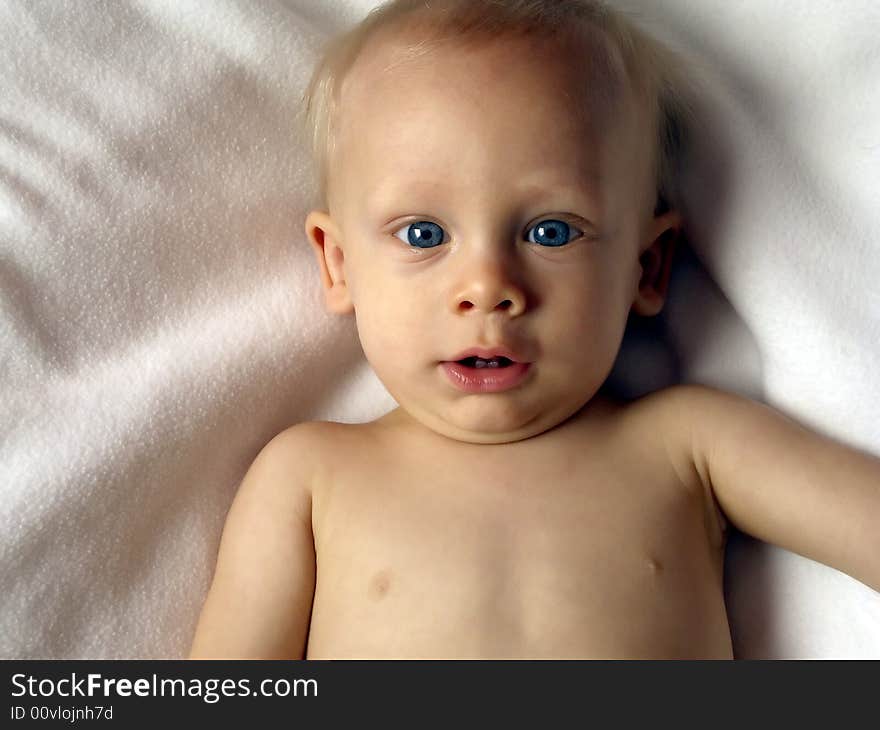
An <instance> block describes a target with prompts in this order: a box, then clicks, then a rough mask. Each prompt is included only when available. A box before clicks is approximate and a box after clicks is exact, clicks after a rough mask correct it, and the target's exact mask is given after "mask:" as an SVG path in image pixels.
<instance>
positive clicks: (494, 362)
mask: <svg viewBox="0 0 880 730" xmlns="http://www.w3.org/2000/svg"><path fill="white" fill-rule="evenodd" d="M489 367H490V368H500V367H501V363H500V362H498V361H497V360H489Z"/></svg>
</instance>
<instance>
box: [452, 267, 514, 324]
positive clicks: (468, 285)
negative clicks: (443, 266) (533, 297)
mask: <svg viewBox="0 0 880 730" xmlns="http://www.w3.org/2000/svg"><path fill="white" fill-rule="evenodd" d="M451 305H452V306H451V308H452V310H453V313H455V314H468V313H476V312H482V313H484V314H491V313H493V312H503V313H506V314H507V316H508V317H518V316H519V315H521V314H522V313H523V312H525V310H526V293H525V290H524V288H523V287H522V286H521V285H520V284H518V283H517V282H516V281H515V280H514V278H513V277H512V276H510V274H509V272H508V271H506V269H505V267H504V266H503V265H502V264H501V263H500V262H490V261H484V262H480V263H479V264H477V263H476V262H474V265H471V266H468V268H467V272H466V274H465V275H464V277H463V279H462V281H461V283H460V286H459V287H458V288H457V289H455V290H454V294H453V297H452V300H451Z"/></svg>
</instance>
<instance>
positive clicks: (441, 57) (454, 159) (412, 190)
mask: <svg viewBox="0 0 880 730" xmlns="http://www.w3.org/2000/svg"><path fill="white" fill-rule="evenodd" d="M545 43H552V42H551V41H545ZM570 54H571V50H570V49H567V48H564V47H561V46H560V47H555V46H552V45H551V46H549V47H545V48H543V49H542V47H540V46H536V45H533V44H530V43H527V42H525V41H520V40H518V41H501V42H496V43H495V44H490V45H487V46H486V47H484V48H482V49H479V50H463V49H461V48H455V49H453V48H449V49H443V50H439V51H435V52H433V53H432V54H430V55H429V56H428V57H427V58H423V59H419V60H415V61H407V62H405V63H403V64H401V65H397V66H392V68H391V69H390V70H388V69H387V67H388V66H389V64H391V63H392V61H393V58H394V57H393V54H392V53H391V49H390V48H387V47H386V48H382V49H374V50H373V51H371V53H370V54H369V55H368V56H366V57H364V58H362V59H361V60H360V61H359V62H358V64H357V65H356V67H355V68H354V69H353V71H352V74H351V75H350V76H349V79H348V80H347V82H346V86H345V87H344V93H343V97H342V104H343V107H342V118H343V123H342V130H341V138H340V147H339V152H338V154H337V156H336V158H335V160H334V167H333V169H332V171H331V187H330V194H329V197H330V211H329V215H328V214H325V213H320V212H313V213H312V214H310V216H309V219H308V221H307V224H306V229H307V232H308V234H309V237H310V240H311V241H312V243H313V245H314V247H315V250H316V253H317V254H318V259H319V262H320V263H321V266H322V270H323V275H324V283H325V286H327V288H328V291H327V301H328V306H329V307H330V308H331V309H332V310H334V311H337V312H341V313H344V312H351V311H353V312H354V313H355V315H356V320H357V328H358V333H359V337H360V341H361V344H362V346H363V349H364V353H365V354H366V357H367V359H368V360H369V362H370V364H371V365H372V367H373V368H374V370H375V372H376V374H377V375H378V377H379V378H380V380H381V381H382V382H383V383H384V385H385V386H386V387H387V389H388V391H389V392H390V393H391V395H392V396H393V397H394V398H395V400H396V401H397V402H398V403H399V404H400V406H401V407H402V409H403V410H404V411H405V412H406V413H407V414H409V416H411V417H412V418H414V419H415V420H416V421H417V422H418V423H420V424H421V425H422V426H425V427H427V428H429V429H431V430H432V431H435V432H437V433H441V434H443V435H445V436H448V437H451V438H454V439H457V440H462V441H469V442H473V443H504V442H509V441H516V440H520V439H523V438H528V437H530V436H534V435H536V434H538V433H541V432H543V431H546V430H547V429H549V428H552V427H553V426H555V425H557V424H559V423H561V422H562V421H564V420H566V419H567V418H568V417H569V416H571V415H573V414H574V413H576V412H577V411H578V410H579V409H580V408H582V407H583V406H584V404H586V403H587V402H588V401H589V400H590V399H591V398H592V397H593V395H594V394H595V393H596V391H597V390H598V389H599V387H600V386H601V384H602V383H603V381H604V380H605V378H606V376H607V375H608V373H609V371H610V369H611V367H612V365H613V363H614V360H615V358H616V355H617V352H618V349H619V346H620V343H621V339H622V336H623V332H624V328H625V325H626V320H627V315H628V313H629V311H630V309H631V308H632V307H633V305H634V303H635V305H636V309H638V310H640V311H641V312H642V313H646V314H647V313H653V311H656V310H657V309H658V308H659V305H662V292H661V293H660V294H657V293H656V292H653V291H651V290H650V287H645V286H643V287H642V292H641V293H640V278H641V276H642V267H641V266H640V262H639V257H640V255H641V254H642V253H643V252H644V251H645V250H646V249H647V248H648V247H649V246H650V245H651V244H652V242H653V241H654V240H655V239H656V238H657V237H658V236H659V234H660V233H662V232H663V230H665V229H668V228H669V226H670V222H671V221H672V217H670V216H672V215H674V214H670V216H667V217H665V218H664V219H656V218H654V217H653V216H652V214H651V205H648V204H647V203H648V201H649V198H650V195H651V193H652V191H653V186H652V183H651V180H650V177H651V176H650V172H649V170H650V167H649V162H650V154H651V144H650V142H649V140H650V134H649V133H648V132H647V131H646V129H647V127H646V126H643V125H644V124H645V122H644V120H643V119H641V118H640V116H639V114H638V113H637V109H636V106H635V102H634V101H633V100H632V99H631V98H630V95H629V92H627V91H625V90H618V91H617V92H613V91H612V92H611V95H612V96H614V95H615V93H616V94H617V96H618V97H619V98H618V99H617V108H615V109H610V108H609V105H608V104H607V103H604V104H603V103H598V102H596V103H593V102H591V101H590V99H585V98H584V94H583V92H581V91H579V86H578V84H580V85H581V86H582V85H583V80H582V79H579V78H578V75H577V72H576V71H573V70H572V69H570V68H569V67H568V66H567V64H566V61H570V60H571V55H570ZM621 95H622V96H621ZM581 108H582V109H583V110H584V111H583V112H579V111H578V110H579V109H581ZM650 202H651V203H653V199H650ZM658 301H659V305H658ZM652 309H653V311H648V310H652ZM473 348H482V349H484V350H486V351H487V352H486V353H485V354H487V355H488V354H495V353H497V354H504V355H506V356H507V357H508V358H510V359H511V360H515V361H516V363H515V364H512V365H509V366H507V367H495V364H494V363H491V362H490V363H488V364H487V365H485V367H469V365H471V366H472V365H480V364H481V363H477V362H475V361H474V360H471V361H470V362H469V363H468V362H466V363H464V364H456V363H455V361H456V360H457V359H458V358H460V357H463V354H465V353H466V351H468V350H471V349H473ZM486 359H488V358H486ZM498 364H499V365H502V366H503V365H505V364H506V363H505V361H503V360H500V361H499V362H498Z"/></svg>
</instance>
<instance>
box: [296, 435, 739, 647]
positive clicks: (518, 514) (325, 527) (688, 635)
mask: <svg viewBox="0 0 880 730" xmlns="http://www.w3.org/2000/svg"><path fill="white" fill-rule="evenodd" d="M559 446H560V449H561V451H556V452H554V450H551V451H549V452H547V453H545V454H542V453H540V452H535V453H532V454H530V455H529V457H530V458H529V459H524V460H521V461H520V460H517V459H515V458H513V459H511V460H509V461H507V462H505V461H504V460H497V461H492V460H491V459H489V460H488V461H485V462H479V461H468V460H467V459H464V460H462V461H461V462H458V463H450V462H446V463H445V464H442V463H441V464H437V465H435V467H434V468H419V467H418V465H417V463H416V462H415V461H413V460H411V459H407V458H399V459H393V458H381V455H379V454H373V455H372V456H371V457H370V458H364V459H363V460H362V461H361V462H360V463H359V464H357V465H356V467H355V465H352V466H351V468H344V469H340V470H337V471H336V473H335V475H334V477H335V478H334V480H333V483H332V484H325V485H323V487H322V490H321V491H320V492H319V493H318V494H317V495H316V499H315V503H314V507H313V509H314V517H313V523H314V525H315V543H316V553H317V565H318V571H317V580H316V590H315V600H314V605H313V614H312V628H311V633H310V638H309V648H308V651H309V655H310V656H362V657H378V656H396V657H402V656H423V657H424V656H438V657H439V656H442V657H447V656H473V657H488V656H530V657H537V656H557V657H561V656H579V657H588V656H651V655H675V656H685V655H706V654H712V655H724V654H725V653H727V654H729V633H728V631H727V623H726V615H725V613H724V607H723V598H722V595H721V554H720V552H719V550H718V549H717V547H714V546H712V545H711V544H710V540H709V539H708V538H707V531H706V525H705V522H704V515H705V510H704V506H703V504H702V499H701V498H700V496H699V494H698V493H694V492H691V491H688V490H686V489H684V488H683V487H682V485H681V484H680V483H678V481H677V479H676V478H675V474H674V473H673V471H672V469H671V468H668V467H666V468H664V467H663V466H662V462H661V461H652V460H651V459H648V460H636V459H632V460H627V459H624V458H617V457H615V456H614V455H613V454H610V453H606V454H605V457H606V458H601V459H600V458H598V452H595V453H593V454H592V455H591V454H589V453H576V452H570V451H569V452H567V453H566V452H565V451H564V449H563V447H564V446H565V444H560V445H559ZM386 457H387V455H386ZM591 457H592V458H591Z"/></svg>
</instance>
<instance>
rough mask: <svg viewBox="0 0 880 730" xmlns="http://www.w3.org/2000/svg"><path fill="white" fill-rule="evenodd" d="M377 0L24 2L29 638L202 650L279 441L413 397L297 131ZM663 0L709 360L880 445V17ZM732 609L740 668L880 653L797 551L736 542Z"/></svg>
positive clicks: (13, 66) (11, 221)
mask: <svg viewBox="0 0 880 730" xmlns="http://www.w3.org/2000/svg"><path fill="white" fill-rule="evenodd" d="M373 4H374V3H373V2H371V1H370V0H287V1H286V2H282V1H281V0H261V1H260V2H253V1H252V0H212V2H210V3H204V2H199V1H197V0H191V1H183V0H143V1H141V2H138V1H136V0H120V1H119V2H113V3H99V2H72V1H71V2H57V1H55V0H20V1H16V0H6V2H4V3H2V4H0V657H6V658H11V657H19V658H30V657H46V658H94V657H106V658H132V657H143V658H153V657H172V658H173V657H180V656H183V655H185V653H186V651H187V650H188V647H189V642H190V639H191V637H192V633H193V629H194V626H195V622H196V619H197V616H198V612H199V609H200V607H201V604H202V601H203V598H204V595H205V592H206V590H207V587H208V585H209V581H210V577H211V573H212V570H213V566H214V559H215V557H216V549H217V544H218V540H219V535H220V530H221V527H222V524H223V520H224V517H225V513H226V510H227V508H228V506H229V503H230V501H231V499H232V497H233V495H234V493H235V490H236V488H237V486H238V483H239V482H240V480H241V478H242V476H243V474H244V472H245V470H246V469H247V467H248V465H249V464H250V462H251V460H252V459H253V458H254V456H255V455H256V453H257V452H258V451H259V449H260V448H261V447H262V446H263V445H264V444H265V443H266V442H267V441H268V440H269V439H270V438H271V437H272V436H273V435H274V434H276V433H277V432H279V431H280V430H282V429H283V428H285V427H286V426H288V425H290V424H293V423H295V422H298V421H302V420H309V419H336V420H344V421H361V420H367V419H372V418H374V417H377V416H379V415H381V414H382V413H384V412H386V411H387V410H388V409H390V408H391V407H392V406H393V402H392V401H391V399H390V397H389V396H388V394H387V393H386V392H385V390H384V389H383V388H382V386H381V385H380V384H379V382H378V380H377V379H376V378H375V377H374V376H373V375H372V373H371V372H370V370H369V368H368V366H367V365H366V362H365V360H364V358H363V355H362V354H361V352H360V348H359V345H358V343H357V339H356V336H355V332H354V329H353V322H352V321H351V320H337V319H333V318H331V317H330V316H329V315H327V314H325V313H324V311H323V309H322V307H321V299H320V292H319V282H318V278H317V272H316V270H315V268H314V264H313V261H312V258H311V253H310V251H309V250H308V249H307V244H306V241H305V238H304V234H303V230H302V221H303V218H304V216H305V213H306V192H307V191H306V182H305V178H304V174H303V154H304V146H303V143H302V140H299V139H296V138H294V136H293V125H292V120H293V117H294V114H295V113H296V111H297V108H298V104H299V99H300V94H301V93H302V90H303V88H304V86H305V84H306V81H307V78H308V74H309V71H310V68H311V64H312V62H313V61H314V58H315V56H316V52H317V48H318V44H319V42H320V41H321V40H323V39H324V38H325V37H326V36H327V35H328V34H330V33H332V32H335V31H336V30H338V29H340V28H343V27H345V26H347V25H349V24H351V23H353V22H354V21H355V20H356V19H357V18H359V17H361V16H362V15H363V14H364V13H365V12H366V11H367V10H368V9H369V8H370V7H371V6H372V5H373ZM636 4H637V3H636V2H635V0H631V1H630V2H629V3H628V6H630V7H632V6H634V5H636ZM641 5H644V8H643V9H644V16H645V19H646V22H649V23H651V24H652V25H653V26H654V27H657V28H658V29H659V31H658V32H660V33H661V34H662V35H663V36H664V37H666V38H669V39H672V40H675V41H677V42H678V43H680V44H681V45H682V46H683V47H685V48H687V49H690V50H691V51H693V52H694V53H696V54H697V55H698V56H699V57H701V58H702V59H703V62H704V63H705V65H706V68H707V71H708V73H709V74H710V75H711V77H712V83H711V84H710V85H709V86H708V88H707V93H706V96H705V98H704V100H703V102H702V108H701V114H702V115H703V118H704V119H705V123H704V125H703V126H702V127H701V131H700V135H699V137H698V139H697V146H696V148H695V152H694V156H693V159H692V161H691V164H690V165H689V172H688V175H687V190H688V196H687V213H688V214H689V216H690V217H691V220H692V225H693V229H692V230H693V233H692V238H693V246H694V249H695V251H696V253H697V255H698V258H699V261H701V262H702V264H703V265H704V266H705V269H706V270H707V271H708V272H709V274H710V275H711V278H710V277H709V276H707V275H706V274H705V273H704V272H703V270H702V268H701V267H700V266H697V265H696V259H691V260H690V262H689V263H688V261H687V260H686V261H685V262H684V263H683V264H682V265H681V266H680V267H679V269H678V272H677V274H676V277H675V282H674V285H675V288H676V290H675V294H674V296H673V300H672V301H671V303H670V307H669V311H668V315H667V316H666V319H665V320H664V321H665V324H666V327H667V329H668V332H669V338H668V342H669V343H670V345H671V349H672V351H673V353H674V354H675V355H676V356H677V357H678V359H679V360H680V362H681V368H682V372H683V377H684V379H686V380H691V381H701V382H706V383H711V384H717V385H722V386H726V387H729V388H732V389H734V390H738V391H740V392H743V393H747V394H751V395H753V396H755V397H760V398H763V399H765V400H766V401H767V402H769V403H771V404H773V405H775V406H777V407H779V408H781V409H782V410H784V411H786V412H788V413H789V414H791V415H793V416H795V417H797V418H799V419H800V420H802V421H804V422H805V423H807V424H808V425H811V426H812V427H814V428H816V429H818V430H820V431H822V432H824V433H827V434H829V435H833V436H836V437H838V438H841V439H843V440H845V441H847V442H849V443H851V444H853V445H855V446H859V447H861V448H865V449H869V450H872V451H874V452H876V453H880V425H878V419H877V412H878V409H880V381H878V377H877V374H876V370H875V369H876V367H877V363H878V362H880V289H878V286H877V282H878V281H880V244H878V241H880V94H878V91H877V81H876V80H877V79H878V78H880V50H878V43H877V38H878V37H880V5H878V4H877V3H875V2H873V0H861V1H860V0H842V1H841V2H838V3H831V4H829V3H820V2H818V0H817V1H816V2H809V3H804V2H800V1H799V0H776V2H773V3H767V2H765V1H764V0H748V1H746V2H737V3H730V2H726V1H725V0H702V2H699V3H694V2H692V1H691V0H662V1H660V0H658V1H657V2H654V3H649V4H641ZM713 282H714V283H713ZM644 353H647V355H648V357H649V359H653V360H654V361H655V362H656V363H658V365H662V363H663V358H664V357H665V354H668V353H667V352H666V351H665V350H663V349H657V348H656V346H654V345H651V343H649V342H646V341H639V340H638V338H630V339H629V340H628V344H627V349H626V351H625V352H624V355H623V356H622V358H621V362H622V366H621V368H620V373H622V377H624V378H626V377H627V375H630V376H631V375H632V372H630V371H629V369H628V368H626V362H627V361H628V359H629V361H632V356H633V355H636V356H638V357H641V356H642V355H644ZM641 362H642V363H644V360H641ZM642 385H643V386H644V384H642ZM649 385H650V384H649ZM728 603H729V608H730V613H731V621H732V626H733V636H734V642H735V648H736V652H737V655H738V656H741V657H874V658H877V657H880V595H878V594H877V593H875V592H874V591H871V590H870V589H867V588H866V587H864V586H862V585H861V584H858V583H856V582H855V581H854V580H852V579H850V578H848V577H846V576H843V575H841V574H839V573H837V572H836V571H833V570H831V569H829V568H826V567H824V566H820V565H817V564H815V563H812V562H811V561H808V560H805V559H803V558H799V557H797V556H794V555H791V554H790V553H786V552H784V551H781V550H778V549H775V548H770V547H768V546H764V545H761V544H759V543H756V542H754V541H752V540H747V539H740V540H735V541H734V543H733V545H732V548H731V552H730V560H729V562H728Z"/></svg>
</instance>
